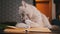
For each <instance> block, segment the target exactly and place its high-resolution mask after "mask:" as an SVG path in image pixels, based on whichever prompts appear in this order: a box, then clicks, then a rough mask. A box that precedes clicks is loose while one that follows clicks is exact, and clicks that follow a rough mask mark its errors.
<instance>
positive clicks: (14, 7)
mask: <svg viewBox="0 0 60 34" xmlns="http://www.w3.org/2000/svg"><path fill="white" fill-rule="evenodd" d="M25 1H26V2H28V3H30V4H32V2H33V1H32V0H25ZM1 5H2V6H0V7H1V10H2V11H1V12H0V22H6V21H9V22H11V21H14V22H20V15H19V11H18V10H19V6H21V0H1Z"/></svg>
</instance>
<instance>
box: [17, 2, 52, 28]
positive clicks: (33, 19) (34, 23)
mask: <svg viewBox="0 0 60 34" xmlns="http://www.w3.org/2000/svg"><path fill="white" fill-rule="evenodd" d="M19 11H20V13H21V12H22V13H24V17H22V18H23V20H24V22H25V23H22V22H21V23H17V24H16V27H23V28H25V27H26V26H27V25H28V28H31V27H47V28H52V26H51V24H50V22H49V20H48V18H47V17H46V16H45V15H44V14H43V13H41V12H40V11H39V10H38V9H37V8H36V7H35V6H33V5H31V4H28V3H26V2H25V1H22V6H20V7H19ZM23 20H22V21H23Z"/></svg>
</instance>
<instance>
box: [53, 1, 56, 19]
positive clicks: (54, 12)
mask: <svg viewBox="0 0 60 34" xmlns="http://www.w3.org/2000/svg"><path fill="white" fill-rule="evenodd" d="M52 19H56V7H55V3H54V0H52Z"/></svg>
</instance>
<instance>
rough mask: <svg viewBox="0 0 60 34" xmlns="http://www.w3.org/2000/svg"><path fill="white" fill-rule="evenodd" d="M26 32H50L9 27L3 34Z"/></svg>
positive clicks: (43, 29)
mask: <svg viewBox="0 0 60 34" xmlns="http://www.w3.org/2000/svg"><path fill="white" fill-rule="evenodd" d="M26 30H27V31H28V32H51V31H50V30H49V29H48V28H16V27H13V26H9V28H6V29H5V30H4V32H5V33H25V32H26Z"/></svg>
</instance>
